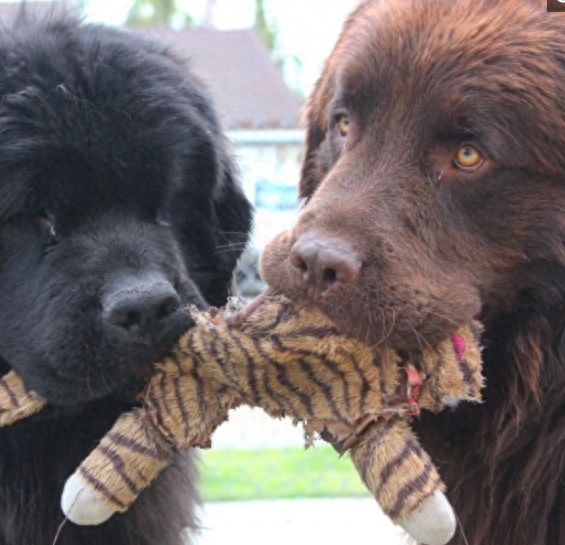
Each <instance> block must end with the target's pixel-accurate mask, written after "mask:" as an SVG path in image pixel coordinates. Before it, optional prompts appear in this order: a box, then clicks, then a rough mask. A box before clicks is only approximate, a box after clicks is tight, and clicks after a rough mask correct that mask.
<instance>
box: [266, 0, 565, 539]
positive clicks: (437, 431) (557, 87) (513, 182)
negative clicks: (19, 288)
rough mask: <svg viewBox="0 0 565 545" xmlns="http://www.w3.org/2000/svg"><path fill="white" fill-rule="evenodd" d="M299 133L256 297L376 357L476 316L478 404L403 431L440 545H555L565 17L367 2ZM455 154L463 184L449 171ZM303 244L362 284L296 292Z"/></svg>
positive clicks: (563, 346) (506, 3) (459, 3)
mask: <svg viewBox="0 0 565 545" xmlns="http://www.w3.org/2000/svg"><path fill="white" fill-rule="evenodd" d="M343 114H347V115H348V116H349V132H348V133H347V135H346V136H342V134H341V133H340V130H339V123H338V120H339V119H340V116H341V115H343ZM306 124H307V141H306V151H305V159H304V164H303V170H302V179H301V182H300V194H301V196H302V197H304V198H305V199H306V204H305V206H304V208H303V210H302V212H301V215H300V217H299V219H298V221H297V224H296V225H295V227H294V228H293V229H292V230H291V231H289V232H288V233H285V234H283V235H281V236H280V237H279V238H277V239H276V240H275V241H274V242H273V243H272V244H271V245H270V246H269V247H268V248H267V250H266V251H265V253H264V256H263V262H262V268H263V274H264V277H265V279H266V280H267V281H268V282H269V284H271V285H272V286H274V287H275V288H277V289H278V290H280V291H282V292H284V293H285V294H287V295H289V296H291V297H295V298H296V297H298V298H310V299H311V300H312V301H313V302H314V303H315V304H316V305H318V306H319V307H321V308H322V309H323V310H324V311H325V312H327V313H328V314H329V315H330V316H331V317H332V318H334V319H335V320H336V321H337V322H338V323H339V324H340V325H341V326H342V327H343V328H344V329H346V330H348V331H350V332H352V333H353V334H355V335H357V336H359V337H362V338H364V339H369V340H370V341H372V342H374V343H379V342H387V343H389V344H390V345H391V346H400V345H401V344H403V345H408V346H410V345H418V344H419V343H432V342H434V341H436V340H437V339H439V338H440V337H442V336H445V335H446V333H448V332H450V331H453V329H454V328H455V327H456V326H458V325H460V324H462V323H464V322H466V321H468V320H470V319H471V318H473V317H479V318H480V319H481V320H482V321H483V322H484V324H485V326H486V329H485V334H484V344H485V352H484V359H485V374H486V380H487V387H486V391H485V398H486V402H485V403H484V404H483V405H482V406H478V407H477V406H462V407H460V408H458V409H457V410H454V411H449V412H444V413H443V414H441V415H439V416H435V415H425V416H424V417H423V418H422V419H421V420H420V421H419V422H417V423H416V424H415V426H416V428H417V430H418V432H419V433H420V435H421V438H422V440H423V442H424V444H425V446H426V448H427V449H429V450H430V451H431V452H433V454H434V457H435V460H436V461H437V463H438V464H439V465H440V468H441V473H442V476H443V477H444V478H445V480H446V482H447V484H448V496H449V497H450V499H451V501H452V502H453V504H454V506H455V508H456V510H457V513H458V515H459V517H460V519H461V523H462V531H461V532H459V533H458V535H457V536H456V538H455V539H454V540H453V543H457V544H463V543H465V542H466V541H465V537H464V535H463V532H464V534H465V536H466V540H467V542H468V543H469V544H471V545H494V544H496V545H555V544H565V486H564V478H565V408H564V407H565V18H564V16H563V15H561V14H548V13H546V3H545V0H498V1H494V0H364V1H362V2H361V3H360V4H359V5H358V7H357V8H356V10H355V11H354V12H353V13H352V15H351V16H350V17H349V18H348V19H347V21H346V23H345V25H344V28H343V31H342V33H341V35H340V37H339V40H338V42H337V44H336V46H335V48H334V50H333V52H332V53H331V55H330V57H329V59H328V60H327V62H326V64H325V67H324V70H323V73H322V75H321V77H320V79H319V81H318V83H317V86H316V88H315V90H314V92H313V93H312V95H311V97H310V99H309V101H308V105H307V109H306ZM465 143H468V144H471V145H473V146H474V147H475V148H476V149H478V150H479V152H480V153H481V154H482V157H483V158H484V161H483V162H482V163H481V164H480V166H479V167H477V168H476V169H474V170H473V171H467V170H463V169H461V168H459V167H457V165H456V164H455V163H454V160H453V158H454V156H455V154H456V152H457V149H458V147H459V146H460V145H462V144H465ZM304 240H306V241H312V240H314V241H315V242H316V244H318V245H319V246H320V247H324V245H326V247H330V248H332V247H333V246H334V244H335V245H337V246H336V247H337V251H338V252H342V254H343V255H346V256H347V257H346V258H345V261H346V263H348V264H351V263H358V264H359V270H358V274H357V270H355V271H354V272H355V274H352V275H350V277H348V280H347V281H340V278H339V275H337V280H336V278H333V277H329V280H328V286H327V289H325V288H320V286H319V285H317V286H315V287H312V286H308V285H306V284H305V280H304V273H305V271H304V267H300V266H298V265H297V261H296V259H295V256H294V257H293V253H294V254H295V253H296V248H297V243H298V242H299V241H304ZM332 251H333V250H332ZM334 254H335V252H334ZM289 256H290V257H289ZM351 256H354V257H351ZM298 264H300V260H299V261H298ZM348 266H349V265H348ZM355 266H357V265H355ZM334 276H335V275H334Z"/></svg>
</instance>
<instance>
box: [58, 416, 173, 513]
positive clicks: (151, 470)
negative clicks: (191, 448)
mask: <svg viewBox="0 0 565 545" xmlns="http://www.w3.org/2000/svg"><path fill="white" fill-rule="evenodd" d="M171 456H172V447H171V445H169V443H167V442H165V441H164V440H163V439H162V438H161V437H160V434H159V433H158V432H155V429H154V428H153V426H152V424H151V423H150V422H149V421H148V420H147V419H146V418H145V414H144V411H143V410H142V409H136V410H134V411H132V412H129V413H125V414H123V415H121V416H120V418H119V419H118V420H117V421H116V423H115V424H114V427H113V428H112V429H111V430H110V431H109V432H108V433H107V434H106V435H105V436H104V437H103V438H102V441H101V442H100V445H98V447H97V448H96V449H95V450H94V451H92V453H91V454H90V455H89V456H88V457H87V458H86V459H85V460H84V461H83V462H82V464H81V465H80V466H79V468H78V469H77V470H76V471H75V473H74V474H73V475H72V476H71V477H70V478H69V479H68V480H67V482H66V483H65V488H64V490H63V495H62V497H61V508H62V510H63V513H64V514H65V515H66V516H67V517H68V518H69V519H70V520H71V521H72V522H74V523H76V524H100V523H101V522H104V521H105V520H107V519H108V518H110V517H111V516H112V515H113V514H114V513H115V512H117V511H118V512H123V511H125V510H126V509H127V508H128V507H129V506H130V505H131V504H132V503H133V502H134V501H135V499H136V498H137V497H138V495H139V494H140V492H141V491H142V490H143V489H144V488H146V487H147V486H149V484H150V483H151V482H152V481H153V480H154V479H155V477H157V475H159V473H160V472H161V471H162V470H163V469H164V468H165V466H167V465H168V464H169V462H170V460H171Z"/></svg>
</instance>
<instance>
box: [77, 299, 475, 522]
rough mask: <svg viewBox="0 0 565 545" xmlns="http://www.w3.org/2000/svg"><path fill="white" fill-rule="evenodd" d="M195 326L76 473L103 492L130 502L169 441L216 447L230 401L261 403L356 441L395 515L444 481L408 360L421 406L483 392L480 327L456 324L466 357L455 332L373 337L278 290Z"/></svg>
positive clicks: (375, 489)
mask: <svg viewBox="0 0 565 545" xmlns="http://www.w3.org/2000/svg"><path fill="white" fill-rule="evenodd" d="M193 315H194V317H195V319H196V322H197V326H196V327H195V328H193V329H192V330H190V331H189V332H188V333H186V334H185V335H184V337H183V338H182V339H181V340H180V342H179V343H178V344H177V346H176V348H175V350H174V352H173V353H172V355H171V356H170V357H169V358H167V359H166V360H165V361H163V362H161V363H160V364H158V365H157V366H156V372H155V374H154V376H153V377H152V379H151V380H150V382H149V383H148V386H147V388H146V391H145V392H144V396H143V398H144V411H141V410H140V411H137V412H136V413H134V414H133V415H132V414H129V415H123V416H122V417H121V418H120V419H119V420H118V422H117V423H116V426H115V427H114V429H113V430H112V431H111V432H110V433H109V434H108V436H107V437H106V438H105V439H104V440H103V442H102V443H101V445H100V446H99V447H98V448H97V449H96V450H95V451H93V453H92V454H91V455H90V456H89V457H88V458H87V459H86V460H85V461H84V462H83V464H82V465H81V466H80V468H79V469H78V473H79V474H80V475H81V476H82V477H83V479H84V480H85V481H86V482H87V483H89V485H90V486H92V487H93V489H95V491H96V493H97V494H98V495H99V497H100V498H101V499H103V500H104V501H105V502H108V503H110V504H111V505H112V507H113V508H114V509H115V510H117V511H123V510H125V509H127V507H128V506H129V505H130V504H131V503H132V502H133V501H134V500H135V498H136V497H137V495H138V493H139V492H140V491H141V490H142V489H143V488H145V487H146V486H148V485H149V483H150V482H151V481H152V480H153V478H155V477H156V475H157V474H158V473H159V471H160V470H161V469H162V468H163V467H164V465H165V464H166V463H167V461H168V459H169V456H170V452H171V450H172V448H173V447H174V448H179V449H187V448H190V447H193V446H201V447H208V446H210V437H211V435H212V433H213V431H214V430H215V429H216V428H217V426H218V425H219V424H221V423H222V422H223V421H224V420H225V419H226V418H227V414H228V411H229V409H230V408H233V407H236V406H238V405H241V404H246V405H249V406H252V407H261V408H263V409H264V410H265V411H266V412H267V413H268V414H270V415H271V416H273V417H280V416H289V417H291V418H293V419H294V420H295V421H296V422H302V423H303V424H304V428H305V432H306V435H307V440H308V441H309V440H310V439H311V437H312V436H313V434H315V433H320V434H321V435H322V437H324V438H328V439H330V440H331V442H332V443H333V444H334V445H335V446H336V448H337V449H338V450H341V451H347V450H350V451H351V456H352V459H353V462H354V464H355V467H356V468H357V470H358V471H359V474H360V476H361V478H362V479H363V482H364V483H365V484H366V485H367V487H368V489H369V490H370V491H371V492H372V494H373V495H374V496H375V498H376V499H377V501H378V502H379V504H380V505H381V506H382V508H383V509H384V511H385V512H386V513H387V514H388V515H389V516H390V518H391V519H392V520H393V521H400V520H402V519H404V518H405V517H406V516H407V515H409V514H410V513H411V512H412V511H413V510H415V509H416V508H417V507H418V506H419V505H420V504H421V502H422V501H423V500H424V499H425V498H427V497H428V496H429V495H430V494H432V493H433V491H434V490H436V489H440V490H441V489H443V484H442V482H441V479H440V477H439V475H438V473H437V471H436V468H435V467H434V465H433V463H432V462H431V460H430V458H429V456H428V455H427V454H426V452H425V451H423V450H422V448H421V447H420V445H419V443H418V440H417V439H416V437H415V436H414V434H413V433H412V431H411V429H410V427H409V426H408V425H407V423H406V420H407V419H409V418H410V417H411V416H412V415H413V414H414V412H415V407H414V403H413V402H412V403H411V402H410V400H409V397H410V392H409V385H408V384H407V380H406V377H407V373H406V368H408V367H412V368H416V369H418V370H419V371H420V375H421V376H423V377H425V379H424V381H423V384H422V385H421V391H420V393H419V397H418V403H419V406H420V407H421V408H422V409H429V410H432V411H438V410H441V409H442V408H443V407H444V406H445V404H446V403H450V404H451V403H452V402H453V400H469V401H475V402H477V401H480V392H481V388H482V386H483V379H482V375H481V362H480V350H479V345H478V334H479V328H478V327H477V326H476V325H475V324H473V325H471V326H468V327H466V328H463V329H462V330H460V331H459V335H461V336H462V337H463V338H464V339H465V344H466V350H465V353H464V355H463V357H460V356H461V354H457V353H456V350H455V348H454V346H453V342H452V341H451V340H447V341H445V342H444V343H441V344H440V346H438V347H437V348H435V349H431V348H425V349H424V350H423V351H422V352H419V353H398V352H395V351H393V350H391V349H389V348H387V347H386V346H385V345H381V346H379V347H376V348H375V347H369V346H367V345H366V344H364V343H363V342H361V341H358V340H355V339H352V338H350V337H347V336H345V335H343V334H342V333H340V332H339V331H338V330H337V329H336V328H335V326H334V325H333V323H332V322H330V321H329V320H328V319H327V318H325V317H324V316H323V315H322V314H320V313H319V312H317V311H316V310H315V309H312V308H300V307H296V306H294V305H293V304H291V303H290V302H288V301H287V300H284V299H282V298H274V299H271V300H270V301H268V302H267V303H265V304H263V305H262V306H260V308H259V309H258V310H257V311H255V312H254V313H253V314H252V315H251V316H250V317H249V318H248V319H247V320H246V321H245V323H244V324H243V326H242V327H240V328H234V327H229V326H227V325H226V324H225V323H223V321H222V320H221V319H220V317H218V316H216V317H215V318H213V319H210V315H208V314H204V313H200V312H198V311H195V310H193Z"/></svg>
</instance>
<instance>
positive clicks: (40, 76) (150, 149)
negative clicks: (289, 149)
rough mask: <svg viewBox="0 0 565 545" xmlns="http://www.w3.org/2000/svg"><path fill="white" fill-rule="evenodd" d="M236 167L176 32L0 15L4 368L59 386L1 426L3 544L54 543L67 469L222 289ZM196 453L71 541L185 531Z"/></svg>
mask: <svg viewBox="0 0 565 545" xmlns="http://www.w3.org/2000/svg"><path fill="white" fill-rule="evenodd" d="M234 175H235V173H234V165H233V164H232V160H231V158H230V156H229V153H228V148H227V143H226V141H225V139H224V136H223V135H222V133H221V131H220V128H219V123H218V120H217V117H216V115H215V113H214V111H213V109H212V106H211V103H210V100H209V98H208V96H207V94H206V91H205V90H204V89H203V86H202V85H201V84H200V83H199V82H198V81H197V80H196V79H195V78H194V77H193V76H192V75H191V74H190V72H189V69H188V68H187V66H186V64H185V63H184V62H182V61H181V60H179V59H177V58H176V57H175V56H174V55H173V54H171V53H169V52H167V51H166V50H165V49H164V48H163V47H161V46H159V45H157V44H154V43H151V42H149V41H146V40H145V39H143V38H141V37H139V36H136V35H135V34H131V33H127V32H124V31H119V30H116V29H110V28H106V27H104V26H99V25H84V24H80V23H79V22H78V21H76V20H74V19H73V18H72V17H67V16H64V17H57V18H54V17H51V18H48V19H47V20H44V21H31V20H29V18H27V17H21V18H19V20H18V22H17V23H16V24H15V25H14V26H13V27H11V28H5V29H3V30H1V31H0V371H2V372H5V371H8V370H9V369H11V368H13V369H15V370H16V371H17V372H18V373H19V374H20V375H21V376H22V377H23V379H24V380H25V381H26V382H27V383H28V384H29V386H31V387H32V388H34V389H35V390H37V391H38V392H39V393H40V394H42V395H43V396H45V397H46V398H47V399H48V400H49V401H50V402H51V405H50V407H49V409H48V410H46V411H44V412H42V413H41V414H40V415H38V416H36V417H34V418H32V419H29V420H26V421H22V422H20V423H18V424H16V425H14V426H12V427H9V428H4V429H1V430H0V544H1V545H51V544H52V543H53V540H54V537H55V534H56V530H57V527H58V525H59V524H60V523H61V521H62V519H63V516H62V514H61V512H60V509H59V496H60V493H61V490H62V485H63V483H64V481H65V479H66V478H67V477H68V476H69V475H70V474H71V473H72V472H73V470H74V469H75V467H76V466H77V464H78V463H79V462H80V461H81V459H82V458H83V457H84V456H85V455H86V454H87V453H88V452H89V451H90V450H91V449H92V448H93V447H94V446H95V445H96V444H97V441H98V440H99V439H100V438H101V436H102V435H104V433H105V432H106V431H107V430H108V429H109V428H110V427H111V425H112V424H113V422H114V420H115V419H116V417H117V415H118V414H119V413H121V412H122V411H124V410H125V409H126V408H129V407H131V406H132V404H133V403H134V401H133V400H134V393H135V392H136V391H137V390H138V389H139V381H138V374H139V372H140V370H141V369H142V368H143V366H144V365H147V364H149V363H150V362H152V361H154V360H155V359H156V358H158V357H160V356H162V355H163V354H164V353H165V352H166V350H167V349H168V347H170V346H171V344H172V343H173V342H174V341H175V340H176V338H177V337H178V336H179V334H180V333H181V332H182V331H183V330H185V329H186V328H187V327H189V326H190V321H189V319H188V318H187V317H186V315H185V314H184V313H183V312H181V310H180V308H181V307H182V306H183V305H185V304H188V303H196V304H198V305H200V306H204V305H206V303H210V304H214V305H220V304H222V303H223V302H224V301H225V300H226V297H227V295H228V291H229V286H230V281H231V277H232V271H233V268H234V266H235V263H236V260H237V258H238V256H239V254H240V252H241V250H242V248H243V246H244V244H245V242H246V240H247V234H248V231H249V228H250V206H249V204H248V202H247V201H246V200H245V198H244V196H243V194H242V192H241V189H240V187H239V186H238V184H237V182H236V180H235V178H234ZM194 465H195V464H194V460H193V458H192V457H191V456H185V457H181V456H178V458H177V460H176V463H174V464H173V466H172V467H171V468H170V469H169V470H167V471H165V472H164V473H163V475H162V476H161V477H160V478H159V479H158V480H157V482H156V483H155V484H154V485H153V486H152V487H150V488H149V489H148V490H147V491H146V492H144V493H143V494H142V495H141V497H140V498H139V501H137V502H136V503H135V505H134V506H133V507H132V508H131V509H130V510H129V511H128V512H127V513H126V514H124V515H116V516H114V517H113V518H112V519H111V520H110V521H108V522H107V523H105V524H102V525H100V526H98V527H78V526H74V525H73V524H71V523H68V524H67V525H65V527H64V528H63V530H62V532H61V534H60V537H59V539H58V541H57V543H58V545H76V544H80V545H101V544H108V545H110V544H111V545H155V544H159V545H181V543H185V542H186V541H184V537H185V536H182V534H183V532H184V529H185V528H194V527H196V525H197V521H196V520H195V516H194V508H195V502H196V501H197V494H196V491H195V467H194ZM188 533H190V532H188Z"/></svg>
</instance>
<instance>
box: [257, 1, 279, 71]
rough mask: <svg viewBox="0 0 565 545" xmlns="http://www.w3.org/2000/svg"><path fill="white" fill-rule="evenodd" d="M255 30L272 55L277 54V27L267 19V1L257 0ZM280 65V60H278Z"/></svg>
mask: <svg viewBox="0 0 565 545" xmlns="http://www.w3.org/2000/svg"><path fill="white" fill-rule="evenodd" d="M254 26H255V30H256V31H257V32H258V33H259V36H261V38H263V41H264V42H265V44H266V45H267V47H268V48H269V51H270V52H271V53H273V54H274V53H275V51H276V46H277V34H278V32H277V25H276V24H275V23H274V22H272V21H269V20H268V19H267V15H266V13H265V0H255V25H254ZM277 62H279V64H280V60H278V61H277Z"/></svg>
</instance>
